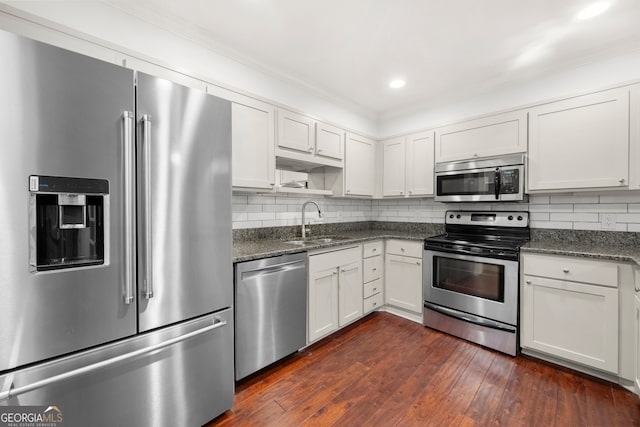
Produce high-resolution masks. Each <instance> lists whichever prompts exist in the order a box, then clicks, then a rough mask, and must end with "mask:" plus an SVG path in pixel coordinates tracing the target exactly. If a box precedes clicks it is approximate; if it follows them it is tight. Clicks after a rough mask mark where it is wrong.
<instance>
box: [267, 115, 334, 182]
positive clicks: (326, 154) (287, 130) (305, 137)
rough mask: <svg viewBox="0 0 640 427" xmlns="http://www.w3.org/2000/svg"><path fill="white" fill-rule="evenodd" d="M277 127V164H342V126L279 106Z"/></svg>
mask: <svg viewBox="0 0 640 427" xmlns="http://www.w3.org/2000/svg"><path fill="white" fill-rule="evenodd" d="M277 127H278V129H277V135H278V138H277V147H276V156H277V157H278V158H279V161H278V164H281V165H285V166H287V167H291V166H293V167H294V168H296V167H297V168H307V169H309V168H313V167H314V166H334V167H338V168H341V167H342V166H343V162H342V159H343V158H344V154H343V152H344V131H343V130H342V129H340V128H337V127H335V126H331V125H329V124H326V123H321V122H316V121H315V120H313V119H312V118H311V117H308V116H305V115H303V114H298V113H294V112H292V111H288V110H283V109H278V126H277ZM280 159H282V160H280Z"/></svg>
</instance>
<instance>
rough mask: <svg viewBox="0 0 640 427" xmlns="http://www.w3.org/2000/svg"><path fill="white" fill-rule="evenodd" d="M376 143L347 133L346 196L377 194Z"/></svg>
mask: <svg viewBox="0 0 640 427" xmlns="http://www.w3.org/2000/svg"><path fill="white" fill-rule="evenodd" d="M375 144H376V142H375V141H374V140H372V139H369V138H364V137H362V136H359V135H356V134H353V133H347V135H346V140H345V155H346V156H345V157H346V158H345V166H344V194H345V195H346V196H373V194H374V192H375V187H376V186H375V172H374V164H375V163H374V161H375V151H376V145H375Z"/></svg>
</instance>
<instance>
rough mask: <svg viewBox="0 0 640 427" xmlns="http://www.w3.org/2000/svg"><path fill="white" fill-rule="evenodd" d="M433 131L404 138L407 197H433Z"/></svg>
mask: <svg viewBox="0 0 640 427" xmlns="http://www.w3.org/2000/svg"><path fill="white" fill-rule="evenodd" d="M433 141H434V134H433V131H428V132H420V133H416V134H413V135H409V136H407V138H406V147H405V158H406V161H405V173H406V177H405V183H406V184H405V185H406V194H407V195H408V196H433V166H434V147H433Z"/></svg>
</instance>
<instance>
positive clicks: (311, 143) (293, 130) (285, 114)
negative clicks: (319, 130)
mask: <svg viewBox="0 0 640 427" xmlns="http://www.w3.org/2000/svg"><path fill="white" fill-rule="evenodd" d="M314 126H315V121H314V120H313V119H311V118H310V117H307V116H303V115H302V114H296V113H293V112H291V111H287V110H283V109H278V148H287V149H290V150H295V151H300V152H303V153H313V150H314V149H315V135H314V132H313V130H314Z"/></svg>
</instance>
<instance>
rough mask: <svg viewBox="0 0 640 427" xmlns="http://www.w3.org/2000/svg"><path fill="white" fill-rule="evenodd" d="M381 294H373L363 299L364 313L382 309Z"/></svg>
mask: <svg viewBox="0 0 640 427" xmlns="http://www.w3.org/2000/svg"><path fill="white" fill-rule="evenodd" d="M382 304H383V301H382V293H379V294H375V295H373V296H371V297H369V298H365V299H364V312H365V313H369V312H371V311H373V310H375V309H377V308H380V307H382Z"/></svg>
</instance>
